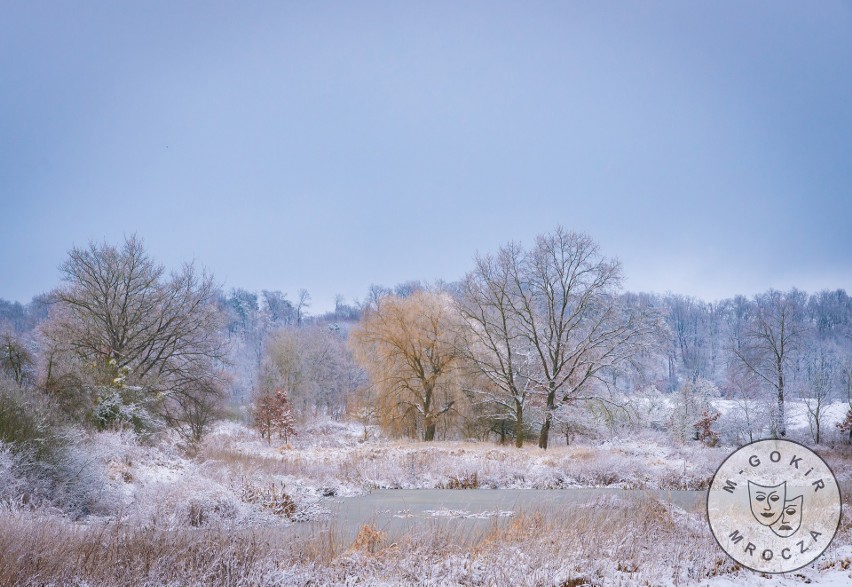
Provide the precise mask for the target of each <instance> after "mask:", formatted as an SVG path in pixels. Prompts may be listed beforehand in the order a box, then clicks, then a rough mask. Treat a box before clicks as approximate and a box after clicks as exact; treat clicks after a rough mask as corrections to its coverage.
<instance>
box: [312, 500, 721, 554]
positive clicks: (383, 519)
mask: <svg viewBox="0 0 852 587" xmlns="http://www.w3.org/2000/svg"><path fill="white" fill-rule="evenodd" d="M706 496H707V493H706V491H661V490H650V489H649V490H640V489H633V490H625V489H615V488H578V489H466V490H458V489H382V490H377V491H373V492H371V493H369V494H366V495H361V496H357V497H347V498H335V499H331V500H328V501H324V502H323V504H322V505H323V506H324V507H328V508H329V509H330V510H331V519H330V521H331V523H332V524H333V525H334V526H335V530H336V532H338V533H339V534H340V536H339V537H340V538H341V539H343V541H344V542H349V541H351V540H352V539H354V537H355V534H356V533H357V531H358V529H359V528H360V527H361V525H362V524H372V525H373V526H375V527H376V528H378V529H379V530H381V531H383V532H387V534H388V537H389V538H390V539H393V538H394V537H395V536H399V535H400V534H403V533H405V532H407V531H410V530H411V529H412V528H416V527H418V526H421V527H422V526H424V525H434V526H437V527H440V528H445V529H446V530H447V531H448V532H452V533H454V534H456V533H462V534H467V533H476V532H481V531H484V530H487V529H488V528H490V527H492V525H493V524H495V523H498V524H499V523H503V522H505V521H507V520H510V519H511V517H512V516H514V515H517V514H521V513H532V512H536V511H538V512H541V513H542V514H545V515H546V514H547V513H548V512H553V511H557V510H559V509H560V508H562V507H565V506H570V505H578V504H583V503H589V502H592V501H596V500H599V499H602V498H604V499H605V498H612V499H626V500H636V501H637V502H638V503H640V504H641V502H642V501H643V500H646V499H659V500H661V501H663V502H666V503H671V504H673V505H675V506H677V507H679V508H682V509H684V510H687V511H691V512H702V511H704V508H705V500H706Z"/></svg>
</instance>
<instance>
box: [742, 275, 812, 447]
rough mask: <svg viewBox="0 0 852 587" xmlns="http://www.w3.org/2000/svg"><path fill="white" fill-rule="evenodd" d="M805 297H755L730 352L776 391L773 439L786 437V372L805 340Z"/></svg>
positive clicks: (792, 293) (778, 294) (775, 294)
mask: <svg viewBox="0 0 852 587" xmlns="http://www.w3.org/2000/svg"><path fill="white" fill-rule="evenodd" d="M803 308H804V295H803V294H802V293H801V292H799V291H797V290H795V289H794V290H791V291H789V292H786V293H784V292H780V291H776V290H770V291H769V292H767V293H765V294H761V295H757V296H755V298H754V307H753V311H752V313H751V315H750V316H749V317H748V319H747V321H745V323H744V325H743V331H742V333H738V340H733V341H732V344H731V351H732V352H733V353H734V355H735V356H736V357H737V358H738V359H739V360H740V361H741V362H742V364H743V365H744V366H745V367H746V368H747V369H748V370H750V371H751V372H753V373H754V374H755V375H757V376H758V377H759V378H760V379H761V380H762V381H763V382H764V383H765V384H766V385H767V386H769V387H770V389H772V390H773V392H774V406H773V408H774V409H773V412H774V418H773V422H772V431H773V434H774V436H775V437H776V438H777V437H778V436H782V437H783V436H786V434H787V425H786V415H785V395H784V393H785V390H786V387H785V385H786V380H785V377H786V375H787V370H788V367H789V364H790V362H791V361H792V359H793V356H794V355H795V353H796V352H797V351H798V350H799V346H800V344H801V342H802V340H803V335H804V323H803V320H802V318H803Z"/></svg>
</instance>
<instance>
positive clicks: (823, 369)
mask: <svg viewBox="0 0 852 587" xmlns="http://www.w3.org/2000/svg"><path fill="white" fill-rule="evenodd" d="M838 371H839V363H838V361H837V358H836V356H835V355H834V353H832V352H831V351H830V350H829V349H828V348H826V346H825V345H818V346H817V347H816V348H814V349H812V350H811V351H810V352H809V353H808V354H807V357H806V359H805V373H806V379H805V382H804V383H803V384H802V385H800V389H799V395H800V397H801V400H802V403H803V404H804V405H805V408H806V409H807V414H808V427H809V429H810V432H811V438H812V439H813V441H814V442H815V443H816V444H819V443H820V440H821V439H822V431H823V429H824V427H825V417H826V408H827V407H828V405H829V404H830V403H831V398H832V395H833V391H834V386H835V381H836V379H837V375H838Z"/></svg>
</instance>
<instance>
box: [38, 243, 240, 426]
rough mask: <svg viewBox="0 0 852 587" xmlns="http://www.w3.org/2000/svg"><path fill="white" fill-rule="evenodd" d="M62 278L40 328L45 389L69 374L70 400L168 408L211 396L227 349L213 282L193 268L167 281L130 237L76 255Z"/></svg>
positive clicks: (71, 256) (185, 268)
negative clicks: (130, 399) (125, 400)
mask: <svg viewBox="0 0 852 587" xmlns="http://www.w3.org/2000/svg"><path fill="white" fill-rule="evenodd" d="M61 270H62V273H63V279H64V284H63V285H62V286H61V287H60V288H58V289H57V290H56V291H55V292H54V293H53V299H54V305H53V307H52V309H51V314H50V318H49V320H48V321H47V322H46V323H44V325H43V328H42V332H43V335H44V338H45V347H46V348H47V349H48V352H46V353H45V357H44V359H45V360H46V361H47V363H48V366H47V368H46V369H45V370H44V372H45V377H46V382H45V383H46V387H47V388H48V389H57V383H58V382H61V381H62V378H63V377H64V376H66V375H69V374H70V373H73V375H74V378H75V379H76V380H77V381H78V382H79V383H80V384H81V387H80V388H75V389H72V390H71V391H72V392H73V393H79V392H80V389H84V390H90V391H93V392H94V393H95V394H96V395H97V394H98V393H100V392H99V391H98V390H104V389H107V390H109V389H113V390H115V389H124V390H133V391H134V394H133V395H134V401H137V402H141V403H143V404H145V406H146V407H150V408H157V409H164V406H166V405H168V404H169V402H164V400H165V399H166V398H168V397H169V396H178V395H181V394H196V393H199V390H201V389H209V388H212V387H215V386H212V384H211V382H213V381H216V380H218V378H219V377H220V376H221V369H222V365H221V359H222V358H223V357H224V351H225V349H224V345H223V342H222V339H221V337H220V334H219V330H220V326H221V324H222V321H221V317H220V314H219V312H218V311H217V308H216V306H215V304H214V301H215V293H216V290H215V287H214V283H213V278H212V276H210V275H207V274H206V273H204V272H200V273H199V272H198V271H197V270H196V269H195V267H194V266H193V265H192V264H187V265H184V266H183V267H182V268H181V270H180V271H177V272H175V273H173V274H171V275H169V276H167V275H166V273H165V269H164V268H163V266H162V265H158V264H157V263H155V262H154V261H153V260H152V259H151V258H150V257H149V256H148V254H147V253H146V252H145V250H144V247H143V243H142V240H141V239H140V238H138V237H136V236H135V235H134V236H131V237H129V238H126V239H125V241H124V243H123V244H122V245H120V246H114V245H111V244H107V243H103V244H96V243H94V242H92V243H90V244H89V246H88V247H85V248H78V247H75V248H73V249H71V251H70V252H69V253H68V259H67V260H66V261H65V263H63V265H62V267H61ZM65 391H68V390H65ZM111 394H112V392H108V393H107V395H111ZM72 401H73V399H72ZM79 401H82V402H84V403H85V401H86V399H84V398H79ZM95 401H98V400H97V399H95ZM174 407H175V409H177V410H179V409H180V405H179V404H178V405H175V406H174Z"/></svg>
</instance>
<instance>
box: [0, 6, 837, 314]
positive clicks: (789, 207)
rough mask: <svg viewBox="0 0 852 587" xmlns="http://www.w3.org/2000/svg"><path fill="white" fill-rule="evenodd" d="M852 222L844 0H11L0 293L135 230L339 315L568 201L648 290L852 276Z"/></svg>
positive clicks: (243, 279)
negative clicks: (336, 308)
mask: <svg viewBox="0 0 852 587" xmlns="http://www.w3.org/2000/svg"><path fill="white" fill-rule="evenodd" d="M223 6H224V7H223ZM850 220H852V4H851V3H850V2H848V1H845V2H838V1H830V0H825V1H822V2H818V3H809V2H798V3H787V2H741V1H737V2H689V3H686V2H630V3H628V2H618V3H602V2H552V3H551V2H523V3H522V2H513V3H498V2H481V3H480V2H449V3H442V2H418V3H414V2H387V3H373V2H340V3H324V2H269V3H251V2H239V3H227V4H224V3H213V2H209V3H200V2H199V3H195V2H176V1H170V2H154V1H146V2H91V1H89V2H59V1H55V2H31V1H26V2H10V1H8V0H0V250H2V253H0V298H6V299H17V300H20V301H27V300H29V298H30V297H31V296H32V295H34V294H36V293H39V292H42V291H45V290H47V289H50V288H51V287H53V286H54V285H56V284H57V283H58V280H59V273H58V270H57V267H58V265H59V264H60V263H61V262H62V260H63V259H64V257H65V253H66V251H67V250H68V249H69V248H70V247H71V246H72V245H75V244H77V245H82V244H85V243H86V242H87V241H88V240H89V239H95V240H103V239H106V240H108V241H113V242H117V241H119V240H120V239H121V238H122V235H123V234H129V233H132V232H138V233H139V234H140V235H142V236H143V237H144V239H145V242H146V245H147V248H148V249H149V251H150V253H151V254H152V256H153V257H155V258H156V259H157V260H159V261H160V262H162V263H164V264H166V265H167V266H170V267H176V266H178V265H179V264H180V263H181V262H183V261H186V260H190V259H193V258H195V259H197V261H198V262H199V263H201V264H203V265H204V266H206V267H208V268H209V269H210V270H211V271H213V272H214V273H215V274H216V276H217V278H218V279H219V280H220V281H222V282H223V283H224V285H225V287H227V288H230V287H245V288H247V289H254V290H259V289H281V290H283V291H286V292H288V293H290V295H291V296H293V295H294V294H295V293H296V291H297V290H298V289H299V288H302V287H304V288H307V289H308V290H309V291H310V292H311V293H312V295H313V297H314V299H315V304H314V308H315V309H316V310H322V309H327V308H329V307H330V306H331V305H332V304H333V299H334V296H335V294H337V293H340V294H342V295H344V296H346V297H347V298H348V299H349V300H351V299H352V298H354V297H362V296H363V295H364V293H365V292H366V289H367V287H368V286H369V285H370V284H371V283H382V284H386V285H393V284H395V283H397V282H400V281H403V280H407V279H424V280H432V279H435V278H443V279H446V280H453V279H457V278H459V277H460V276H461V275H462V274H463V273H464V272H465V271H467V270H468V269H469V268H470V267H471V264H472V262H471V259H472V256H473V255H474V253H475V252H476V251H477V250H478V251H481V252H489V251H493V250H494V249H496V247H497V246H498V245H499V244H501V243H503V242H505V241H508V240H519V241H522V242H527V243H529V242H531V241H532V239H533V238H534V236H535V235H536V234H537V233H541V232H546V231H548V230H551V229H552V228H553V227H555V226H556V225H557V224H562V225H564V226H566V227H567V228H570V229H574V230H579V231H584V232H588V233H589V234H590V235H591V236H592V237H593V238H595V239H596V240H597V241H598V242H599V243H600V244H601V247H602V250H603V252H604V253H605V254H606V255H609V256H616V257H618V258H620V259H621V260H622V262H623V264H624V270H625V274H626V277H627V281H626V283H625V285H626V287H627V288H629V289H631V290H643V291H657V292H663V291H666V290H671V291H675V292H680V293H686V294H692V295H696V296H699V297H702V298H705V299H708V300H712V299H717V298H720V297H727V296H730V295H733V294H736V293H744V294H753V293H756V292H759V291H764V290H766V289H768V288H770V287H777V288H788V287H790V286H794V285H795V286H798V287H800V288H803V289H807V290H809V291H813V290H817V289H822V288H838V287H843V288H846V289H847V290H852V254H850V250H852V233H850V230H849V222H850Z"/></svg>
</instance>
